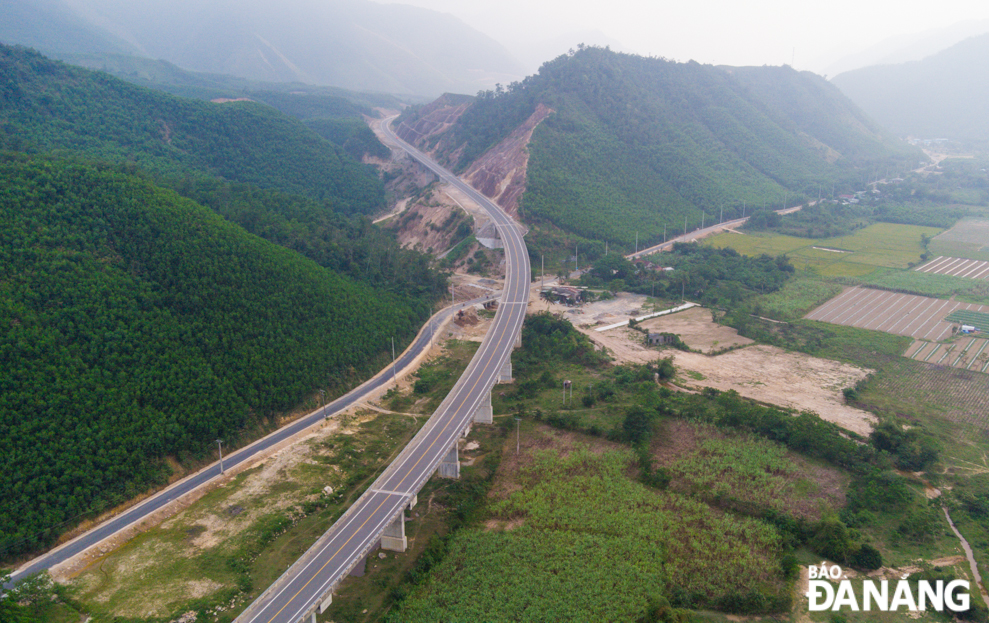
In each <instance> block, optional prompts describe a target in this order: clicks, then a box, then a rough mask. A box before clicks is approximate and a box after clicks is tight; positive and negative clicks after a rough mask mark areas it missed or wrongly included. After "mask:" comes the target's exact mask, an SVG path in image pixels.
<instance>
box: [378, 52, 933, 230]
mask: <svg viewBox="0 0 989 623" xmlns="http://www.w3.org/2000/svg"><path fill="white" fill-rule="evenodd" d="M540 104H542V105H544V106H546V107H549V108H550V109H552V111H553V112H552V113H551V114H550V115H549V116H548V117H547V118H546V119H545V120H544V121H543V122H542V123H541V124H539V125H538V127H536V129H535V131H534V133H533V135H532V140H531V143H530V144H529V154H530V158H529V162H528V180H527V188H526V191H525V194H524V196H523V197H522V202H521V207H520V211H521V213H522V215H523V217H524V218H526V219H527V220H529V221H530V222H533V223H537V224H538V223H540V222H542V223H546V224H549V225H551V226H556V227H559V228H562V229H564V230H567V231H570V232H574V233H576V234H579V235H580V236H585V237H587V238H592V239H597V240H609V241H611V242H613V243H615V242H617V243H621V244H623V245H625V246H626V247H631V246H632V245H633V241H634V236H635V232H636V231H637V232H638V236H639V240H640V242H645V241H655V240H657V239H660V240H661V239H662V235H663V230H664V226H665V227H666V228H667V229H668V230H669V231H670V232H675V231H682V230H683V228H684V219H686V221H687V226H688V227H689V228H694V227H697V226H699V225H700V224H701V221H702V212H703V213H705V214H706V220H707V222H708V223H710V222H712V219H717V218H719V216H720V210H721V208H722V206H723V207H724V217H725V218H726V219H728V218H729V217H735V216H740V215H741V214H742V212H743V209H746V208H747V209H748V210H749V211H751V209H752V208H753V207H754V206H758V207H762V206H764V205H768V206H775V207H777V208H778V207H780V205H781V204H782V203H783V202H784V200H787V199H788V201H787V204H788V205H795V204H796V203H799V202H800V201H802V200H803V199H804V198H805V197H811V196H813V197H815V198H816V196H817V193H818V189H819V185H822V184H827V186H828V187H829V188H830V187H831V185H832V183H836V184H838V186H839V187H843V186H845V185H848V186H851V185H854V184H855V183H856V182H857V183H858V184H861V183H862V182H863V180H864V179H865V178H866V177H867V176H868V175H871V173H872V172H873V167H876V166H880V164H881V166H883V167H885V166H891V165H894V164H902V163H904V162H914V161H915V160H916V159H917V158H918V157H919V152H918V151H915V150H913V149H912V148H910V147H908V146H906V145H905V144H901V143H900V142H898V141H897V139H895V138H894V137H892V136H891V135H890V134H888V133H887V132H885V131H884V130H882V129H881V128H880V127H879V126H877V125H876V124H875V123H873V122H871V121H870V120H869V119H868V118H867V117H865V115H863V114H862V113H861V111H858V110H857V109H856V108H855V107H854V105H853V104H851V102H849V101H848V100H847V99H846V98H844V97H843V96H842V95H841V94H840V93H838V92H837V90H836V89H835V88H834V87H832V86H831V85H829V84H828V83H827V82H825V81H824V80H823V79H821V78H819V77H817V76H815V75H813V74H810V73H806V72H803V73H798V72H796V71H793V70H792V69H789V68H774V67H762V68H741V69H739V68H724V67H713V66H708V65H700V64H698V63H695V62H689V63H676V62H671V61H666V60H663V59H656V58H643V57H639V56H632V55H627V54H618V53H613V52H611V51H609V50H606V49H600V48H586V47H585V48H582V49H580V50H579V51H577V52H576V53H574V54H572V55H565V56H561V57H559V58H557V59H555V60H553V61H551V62H549V63H546V64H545V65H543V67H542V68H541V69H540V71H539V73H538V74H537V75H534V76H530V77H528V78H526V79H525V80H524V81H522V82H521V83H514V84H512V85H511V86H510V87H508V88H507V89H505V90H503V91H496V92H486V93H483V94H481V95H480V96H479V97H478V98H476V99H475V100H474V101H473V102H472V103H469V104H468V105H466V106H462V108H463V109H465V110H464V111H463V112H462V114H460V111H459V110H458V111H457V114H459V116H457V117H456V118H455V122H452V123H450V120H449V119H445V120H444V123H437V124H435V127H437V128H438V129H437V130H435V131H431V132H428V135H427V136H425V137H423V136H420V135H417V132H419V131H420V129H421V128H422V127H424V126H423V124H422V123H419V122H421V121H422V118H423V116H424V115H428V114H430V107H423V108H419V109H416V110H409V111H407V112H406V113H405V114H403V116H402V117H401V118H400V119H399V120H398V122H397V124H396V125H397V126H398V128H399V130H400V131H404V136H405V137H406V138H407V139H410V140H414V141H416V142H417V143H418V144H419V145H420V146H422V147H424V148H427V149H430V150H432V151H433V152H434V153H435V154H436V155H437V157H439V158H440V159H442V160H445V162H447V163H448V164H451V165H452V166H454V167H455V168H456V169H457V170H460V171H463V170H465V169H466V168H467V167H468V166H469V165H470V164H471V163H472V162H473V161H474V160H475V159H476V158H478V157H479V156H480V155H481V154H483V153H484V152H485V151H486V150H488V149H489V148H491V147H492V146H494V145H496V144H497V143H498V142H499V141H501V140H502V139H503V138H505V137H506V136H508V135H509V134H510V133H511V132H512V131H513V130H515V128H517V127H518V126H519V125H520V124H522V123H523V122H524V121H525V120H526V119H528V118H529V117H530V115H532V114H533V112H534V111H535V110H536V109H537V107H538V106H539V105H540ZM450 110H453V109H452V107H451V108H450ZM425 125H426V126H429V127H433V126H430V124H425ZM412 127H416V128H417V129H416V130H415V131H409V129H410V128H412ZM865 171H868V173H866V172H865Z"/></svg>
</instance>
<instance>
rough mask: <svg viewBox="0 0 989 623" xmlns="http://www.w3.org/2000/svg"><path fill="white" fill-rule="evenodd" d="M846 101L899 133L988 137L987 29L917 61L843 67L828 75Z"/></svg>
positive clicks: (988, 38) (988, 45)
mask: <svg viewBox="0 0 989 623" xmlns="http://www.w3.org/2000/svg"><path fill="white" fill-rule="evenodd" d="M832 82H833V83H834V84H835V85H836V86H837V87H838V88H840V89H841V90H842V92H843V93H845V95H847V96H848V97H849V98H850V99H851V100H852V101H854V102H855V103H856V104H857V105H859V106H861V107H862V109H863V110H864V111H865V112H866V113H868V114H869V115H871V116H872V117H874V118H875V119H876V120H877V121H879V122H880V123H882V124H883V125H884V126H886V127H887V128H889V129H890V130H892V131H893V132H895V133H897V134H899V135H901V136H906V135H913V136H919V137H924V138H935V137H941V138H951V139H956V140H962V141H964V140H978V141H985V140H989V118H987V117H986V115H985V113H984V111H985V102H986V100H987V99H989V34H986V35H980V36H977V37H972V38H970V39H966V40H965V41H962V42H961V43H959V44H957V45H954V46H952V47H950V48H948V49H947V50H944V51H942V52H939V53H937V54H935V55H933V56H929V57H927V58H925V59H923V60H920V61H913V62H909V63H903V64H900V65H880V66H875V67H866V68H863V69H857V70H855V71H849V72H846V73H843V74H840V75H838V76H835V77H834V78H833V79H832Z"/></svg>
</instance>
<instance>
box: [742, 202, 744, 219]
mask: <svg viewBox="0 0 989 623" xmlns="http://www.w3.org/2000/svg"><path fill="white" fill-rule="evenodd" d="M742 218H745V202H744V201H743V202H742Z"/></svg>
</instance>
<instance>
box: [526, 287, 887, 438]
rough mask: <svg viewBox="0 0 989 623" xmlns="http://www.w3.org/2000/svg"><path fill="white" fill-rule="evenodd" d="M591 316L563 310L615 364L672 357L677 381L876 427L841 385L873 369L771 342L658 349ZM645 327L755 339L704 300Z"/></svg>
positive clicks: (734, 340)
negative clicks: (723, 321)
mask: <svg viewBox="0 0 989 623" xmlns="http://www.w3.org/2000/svg"><path fill="white" fill-rule="evenodd" d="M616 300H619V299H616ZM620 300H623V301H624V303H622V304H621V305H622V306H621V307H620V309H627V310H628V312H631V311H632V310H633V309H635V306H634V305H632V304H630V303H629V302H630V301H631V300H634V299H624V298H622V299H620ZM607 302H608V303H612V302H611V301H607ZM641 302H642V303H643V304H644V303H645V297H642V298H641ZM612 304H613V305H614V303H612ZM594 305H598V304H597V303H595V304H594ZM540 306H541V307H542V304H541V305H540ZM552 307H553V308H559V309H560V311H562V312H567V311H571V310H569V309H568V308H566V307H564V306H560V305H553V306H552ZM592 309H593V305H587V306H585V310H592ZM552 311H556V309H553V310H552ZM628 312H627V313H628ZM599 313H603V312H599ZM642 313H646V312H645V311H643V312H642ZM587 315H588V311H585V313H584V314H582V315H574V314H569V313H564V317H566V318H568V319H569V320H570V321H571V322H572V323H573V324H574V326H575V327H577V329H578V330H579V331H580V332H581V333H583V334H585V335H587V336H588V337H589V338H590V339H591V341H592V342H594V344H595V345H597V346H599V347H602V348H606V349H607V350H608V352H609V354H611V356H612V357H614V358H615V360H616V363H619V364H622V363H633V364H642V363H648V362H651V361H656V360H658V359H661V358H663V357H669V356H673V358H674V363H675V364H676V366H677V367H678V368H679V369H680V370H679V374H678V378H679V381H680V382H681V383H683V384H685V385H686V386H687V387H689V388H698V389H699V388H704V387H713V388H715V389H718V390H721V391H728V390H731V389H733V390H735V391H737V392H738V393H739V394H741V395H742V396H745V397H746V398H751V399H753V400H758V401H760V402H765V403H769V404H774V405H778V406H781V407H785V408H789V409H796V410H798V411H813V412H814V413H816V414H818V415H819V416H821V417H822V418H823V419H825V420H828V421H829V422H834V423H835V424H838V425H839V426H841V427H842V428H845V429H847V430H850V431H854V432H856V433H859V434H861V435H868V434H869V433H870V432H871V431H872V424H873V423H874V422H875V417H874V416H873V415H872V414H870V413H868V412H867V411H863V410H861V409H855V408H853V407H849V406H848V405H846V404H845V403H844V397H843V396H842V393H841V391H842V390H843V389H844V388H846V387H851V386H853V385H855V383H857V382H858V381H859V380H861V379H864V378H865V377H866V376H868V375H869V373H870V370H866V369H863V368H857V367H855V366H852V365H848V364H844V363H840V362H837V361H832V360H830V359H820V358H818V357H811V356H810V355H805V354H802V353H791V352H787V351H785V350H782V349H779V348H776V347H773V346H762V345H752V346H745V347H744V348H739V349H737V350H733V351H731V352H729V353H725V354H722V355H717V356H711V355H706V354H702V353H686V352H682V351H678V350H673V349H664V350H659V349H656V348H652V347H648V346H646V345H645V336H644V335H643V334H642V333H641V332H639V331H635V330H634V329H629V328H627V327H622V328H618V329H613V330H611V331H604V332H601V333H598V332H597V331H594V328H593V327H594V326H596V325H590V324H581V323H580V321H581V318H582V317H585V316H587ZM641 326H643V327H648V328H649V329H650V330H657V331H663V332H671V333H677V334H679V335H680V337H681V339H682V340H683V341H684V342H686V343H687V345H688V346H690V347H691V348H696V349H698V350H702V351H703V352H711V351H712V350H719V349H721V348H726V347H730V346H736V345H745V344H746V343H751V340H749V339H747V338H744V337H741V336H739V335H738V333H737V332H736V331H735V330H734V329H732V328H731V327H726V326H723V325H719V324H717V323H716V322H714V321H713V320H712V319H711V311H710V310H709V309H705V308H701V307H694V308H691V309H689V310H686V311H682V312H678V313H676V314H671V315H669V316H661V317H659V318H654V319H650V320H646V321H643V322H642V324H641Z"/></svg>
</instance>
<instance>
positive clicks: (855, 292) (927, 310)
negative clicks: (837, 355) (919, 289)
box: [805, 287, 989, 342]
mask: <svg viewBox="0 0 989 623" xmlns="http://www.w3.org/2000/svg"><path fill="white" fill-rule="evenodd" d="M955 311H976V312H989V306H985V305H976V304H974V303H962V302H960V301H951V300H942V299H935V298H930V297H926V296H915V295H912V294H901V293H897V292H890V291H888V290H874V289H872V288H860V287H854V288H847V289H845V291H844V292H842V293H841V294H840V295H838V296H837V297H835V298H833V299H831V300H830V301H828V302H827V303H825V304H824V305H821V306H820V307H818V308H817V309H815V310H814V311H812V312H811V313H809V314H807V316H805V318H806V319H807V320H818V321H821V322H828V323H831V324H839V325H845V326H851V327H858V328H860V329H871V330H873V331H884V332H886V333H893V334H896V335H905V336H908V337H913V338H916V339H918V340H927V341H933V342H938V341H940V340H942V339H945V338H946V337H950V336H951V327H952V326H953V325H952V324H951V323H950V322H948V321H947V320H945V317H946V316H947V315H948V314H950V313H952V312H955Z"/></svg>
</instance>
